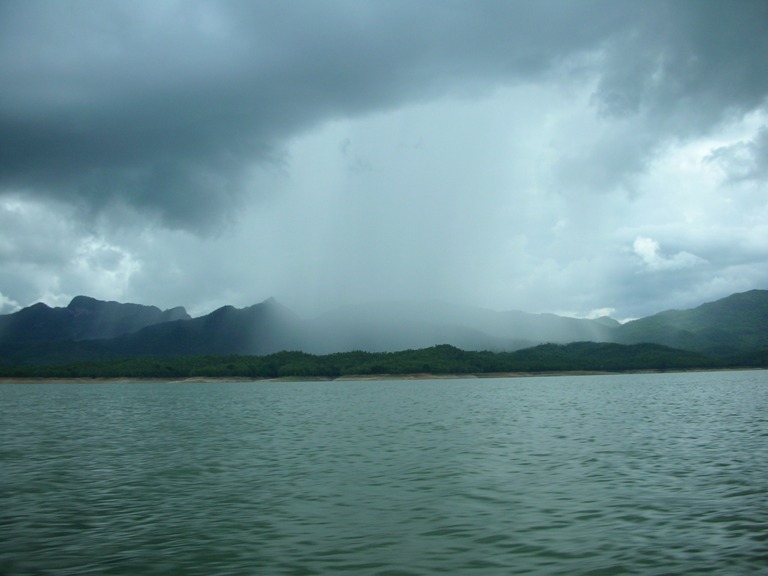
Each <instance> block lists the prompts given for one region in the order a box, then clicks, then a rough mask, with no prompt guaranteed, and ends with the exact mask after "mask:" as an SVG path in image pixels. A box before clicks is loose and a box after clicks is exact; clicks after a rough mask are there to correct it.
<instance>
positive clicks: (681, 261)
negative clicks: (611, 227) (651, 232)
mask: <svg viewBox="0 0 768 576" xmlns="http://www.w3.org/2000/svg"><path fill="white" fill-rule="evenodd" d="M632 249H633V250H634V252H635V254H637V255H638V256H639V257H640V259H641V260H642V262H643V265H644V266H645V268H646V269H647V270H649V271H651V272H660V271H665V270H680V269H682V268H692V267H694V266H699V265H702V264H705V263H706V260H704V259H703V258H699V257H698V256H696V255H695V254H691V253H690V252H685V251H681V252H677V253H676V254H673V255H672V256H664V255H663V254H662V253H661V248H660V246H659V243H658V242H657V241H656V240H654V239H653V238H646V237H643V236H638V237H637V238H635V241H634V243H633V244H632Z"/></svg>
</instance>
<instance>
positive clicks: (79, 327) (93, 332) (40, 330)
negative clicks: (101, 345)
mask: <svg viewBox="0 0 768 576" xmlns="http://www.w3.org/2000/svg"><path fill="white" fill-rule="evenodd" d="M190 318H191V316H190V315H189V314H187V311H186V310H185V309H184V308H183V307H181V306H177V307H176V308H171V309H170V310H160V308H157V307H156V306H143V305H141V304H121V303H118V302H103V301H101V300H96V299H95V298H90V297H88V296H75V298H73V299H72V301H71V302H70V303H69V305H68V306H67V307H66V308H51V307H49V306H47V305H46V304H43V303H38V304H34V305H32V306H30V307H28V308H24V309H22V310H19V311H18V312H15V313H13V314H7V315H0V342H8V341H15V342H51V341H60V340H73V341H79V340H102V339H108V338H115V337H117V336H120V335H122V334H129V333H131V332H136V331H137V330H141V329H142V328H144V327H146V326H151V325H153V324H160V323H163V322H172V321H174V320H189V319H190Z"/></svg>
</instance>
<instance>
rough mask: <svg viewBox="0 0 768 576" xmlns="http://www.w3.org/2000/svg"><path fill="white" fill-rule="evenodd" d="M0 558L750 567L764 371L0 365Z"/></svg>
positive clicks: (304, 566) (610, 568)
mask: <svg viewBox="0 0 768 576" xmlns="http://www.w3.org/2000/svg"><path fill="white" fill-rule="evenodd" d="M0 403H1V404H0V425H1V429H0V431H1V433H2V437H1V438H0V466H1V468H0V574H3V575H16V574H18V575H25V576H27V575H29V576H34V575H43V574H46V575H47V574H50V575H57V576H63V575H78V576H80V575H86V574H100V575H101V574H126V575H140V574H141V575H152V574H163V575H169V574H180V575H181V574H184V575H205V576H212V575H234V574H237V575H241V574H242V575H253V574H265V575H272V574H275V575H279V574H294V575H302V574H337V573H344V572H347V573H352V574H363V575H367V574H370V575H374V574H376V575H381V576H384V575H391V576H393V575H419V574H537V575H538V574H542V575H549V574H568V575H574V574H578V575H594V576H597V575H618V574H643V575H657V574H658V575H661V574H676V575H679V574H729V575H738V574H766V573H768V372H767V371H746V372H714V373H687V374H650V375H622V376H595V377H592V376H581V377H549V378H524V379H481V380H470V379H466V380H432V381H373V382H314V383H286V382H255V383H215V384H83V385H80V384H66V385H65V384H34V385H33V384H24V385H15V384H6V385H0Z"/></svg>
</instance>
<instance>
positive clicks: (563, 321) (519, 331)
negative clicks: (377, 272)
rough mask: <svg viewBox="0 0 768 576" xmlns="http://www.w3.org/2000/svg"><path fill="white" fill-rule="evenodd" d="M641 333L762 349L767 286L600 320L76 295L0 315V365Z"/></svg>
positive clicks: (630, 339) (479, 345) (609, 339)
mask: <svg viewBox="0 0 768 576" xmlns="http://www.w3.org/2000/svg"><path fill="white" fill-rule="evenodd" d="M580 341H593V342H605V343H621V344H635V343H653V344H663V345H665V346H671V347H675V348H681V349H685V350H691V351H696V352H703V353H706V354H710V355H720V356H723V355H728V354H738V353H742V352H745V351H752V350H758V349H763V348H765V349H768V291H766V290H751V291H749V292H745V293H741V294H734V295H731V296H728V297H726V298H723V299H721V300H717V301H715V302H710V303H707V304H703V305H701V306H699V307H697V308H693V309H690V310H668V311H665V312H660V313H658V314H655V315H653V316H649V317H646V318H641V319H639V320H635V321H633V322H628V323H626V324H623V325H622V324H619V323H618V322H616V321H615V320H613V319H611V318H599V319H596V320H587V319H577V318H568V317H562V316H557V315H555V314H530V313H526V312H520V311H508V312H495V311H491V310H486V309H481V308H472V307H468V306H455V305H450V304H445V303H441V302H380V303H376V304H368V305H357V306H346V307H342V308H338V309H336V310H334V311H331V312H327V313H325V314H322V315H320V316H318V317H316V318H312V319H303V318H301V317H299V316H297V315H296V314H294V313H293V312H292V311H291V310H290V309H288V308H286V307H284V306H282V305H281V304H279V303H278V302H277V301H275V300H274V299H272V298H270V299H268V300H266V301H264V302H262V303H260V304H255V305H253V306H249V307H246V308H234V307H232V306H224V307H222V308H219V309H218V310H215V311H213V312H211V313H210V314H207V315H205V316H201V317H198V318H192V317H190V316H189V314H187V312H186V310H184V308H182V307H176V308H172V309H169V310H164V311H163V310H160V309H159V308H157V307H154V306H143V305H139V304H121V303H117V302H103V301H100V300H96V299H93V298H89V297H86V296H77V297H75V298H74V299H73V300H72V302H71V303H70V304H69V305H68V306H67V307H66V308H50V307H48V306H46V305H45V304H34V305H32V306H30V307H28V308H24V309H22V310H19V311H18V312H15V313H13V314H8V315H4V316H0V363H5V364H14V363H54V362H56V363H61V362H66V361H72V360H87V359H100V358H120V357H152V356H155V357H170V356H189V355H226V354H239V355H267V354H272V353H275V352H279V351H283V350H293V351H302V352H308V353H311V354H331V353H335V352H347V351H352V350H363V351H368V352H395V351H400V350H406V349H421V348H427V347H430V346H435V345H439V344H449V345H452V346H455V347H457V348H461V349H464V350H470V351H471V350H474V351H480V350H490V351H513V350H519V349H522V348H528V347H532V346H535V345H537V344H542V343H556V344H566V343H569V342H580Z"/></svg>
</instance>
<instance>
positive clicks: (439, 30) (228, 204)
mask: <svg viewBox="0 0 768 576" xmlns="http://www.w3.org/2000/svg"><path fill="white" fill-rule="evenodd" d="M767 31H768V3H767V2H765V1H764V0H756V1H754V2H752V1H746V0H728V1H724V0H717V1H707V0H674V1H670V2H663V1H654V0H650V1H642V2H640V1H636V0H631V1H626V2H622V1H620V0H604V1H601V0H579V1H568V0H557V1H541V0H537V1H530V2H523V1H507V0H500V1H483V0H466V1H458V0H402V1H398V0H381V1H365V0H348V1H340V0H321V1H316V0H305V1H302V0H289V1H269V2H267V1H263V2H259V1H252V0H246V1H242V2H241V1H236V0H232V1H227V0H223V1H215V2H214V1H197V0H183V1H182V0H179V1H162V0H149V1H141V0H131V1H124V2H117V1H105V0H85V1H80V0H60V1H56V2H54V1H50V0H45V1H35V0H4V1H0V82H2V89H0V274H1V275H0V312H3V313H8V312H12V311H14V310H16V309H18V308H19V307H23V306H28V305H30V304H32V303H35V302H38V301H44V302H46V303H48V304H49V305H52V306H62V305H66V304H67V303H68V302H69V300H70V299H71V298H72V297H73V296H75V295H77V294H86V295H90V296H93V297H96V298H100V299H104V300H117V301H121V302H137V303H142V304H153V305H157V306H160V307H162V308H168V307H172V306H176V305H183V306H185V307H186V308H187V309H188V311H189V312H190V313H191V314H193V315H199V314H203V313H207V312H210V311H211V310H213V309H215V308H217V307H219V306H221V305H224V304H233V305H235V306H238V307H241V306H247V305H251V304H255V303H257V302H260V301H262V300H264V299H266V298H268V297H271V296H273V297H275V298H276V299H277V300H278V301H280V302H282V303H283V304H285V305H286V306H288V307H290V308H293V309H294V310H296V311H297V312H299V313H300V314H302V315H306V316H310V315H313V314H315V313H318V312H321V311H323V310H326V309H329V308H332V307H335V306H338V305H341V304H346V303H358V302H370V301H379V300H403V299H409V300H412V299H419V300H423V299H437V300H443V301H447V302H453V303H460V304H468V305H473V306H481V307H486V308H491V309H495V310H512V309H518V310H525V311H530V312H545V311H546V312H556V313H563V314H571V315H577V316H589V315H596V314H602V313H606V312H607V313H610V314H611V315H613V316H614V317H615V318H617V319H626V318H632V317H639V316H644V315H648V314H651V313H655V312H658V311H660V310H664V309H668V308H689V307H694V306H697V305H699V304H701V303H703V302H706V301H711V300H714V299H717V298H720V297H723V296H726V295H729V294H731V293H733V292H741V291H745V290H749V289H752V288H768V33H767Z"/></svg>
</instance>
